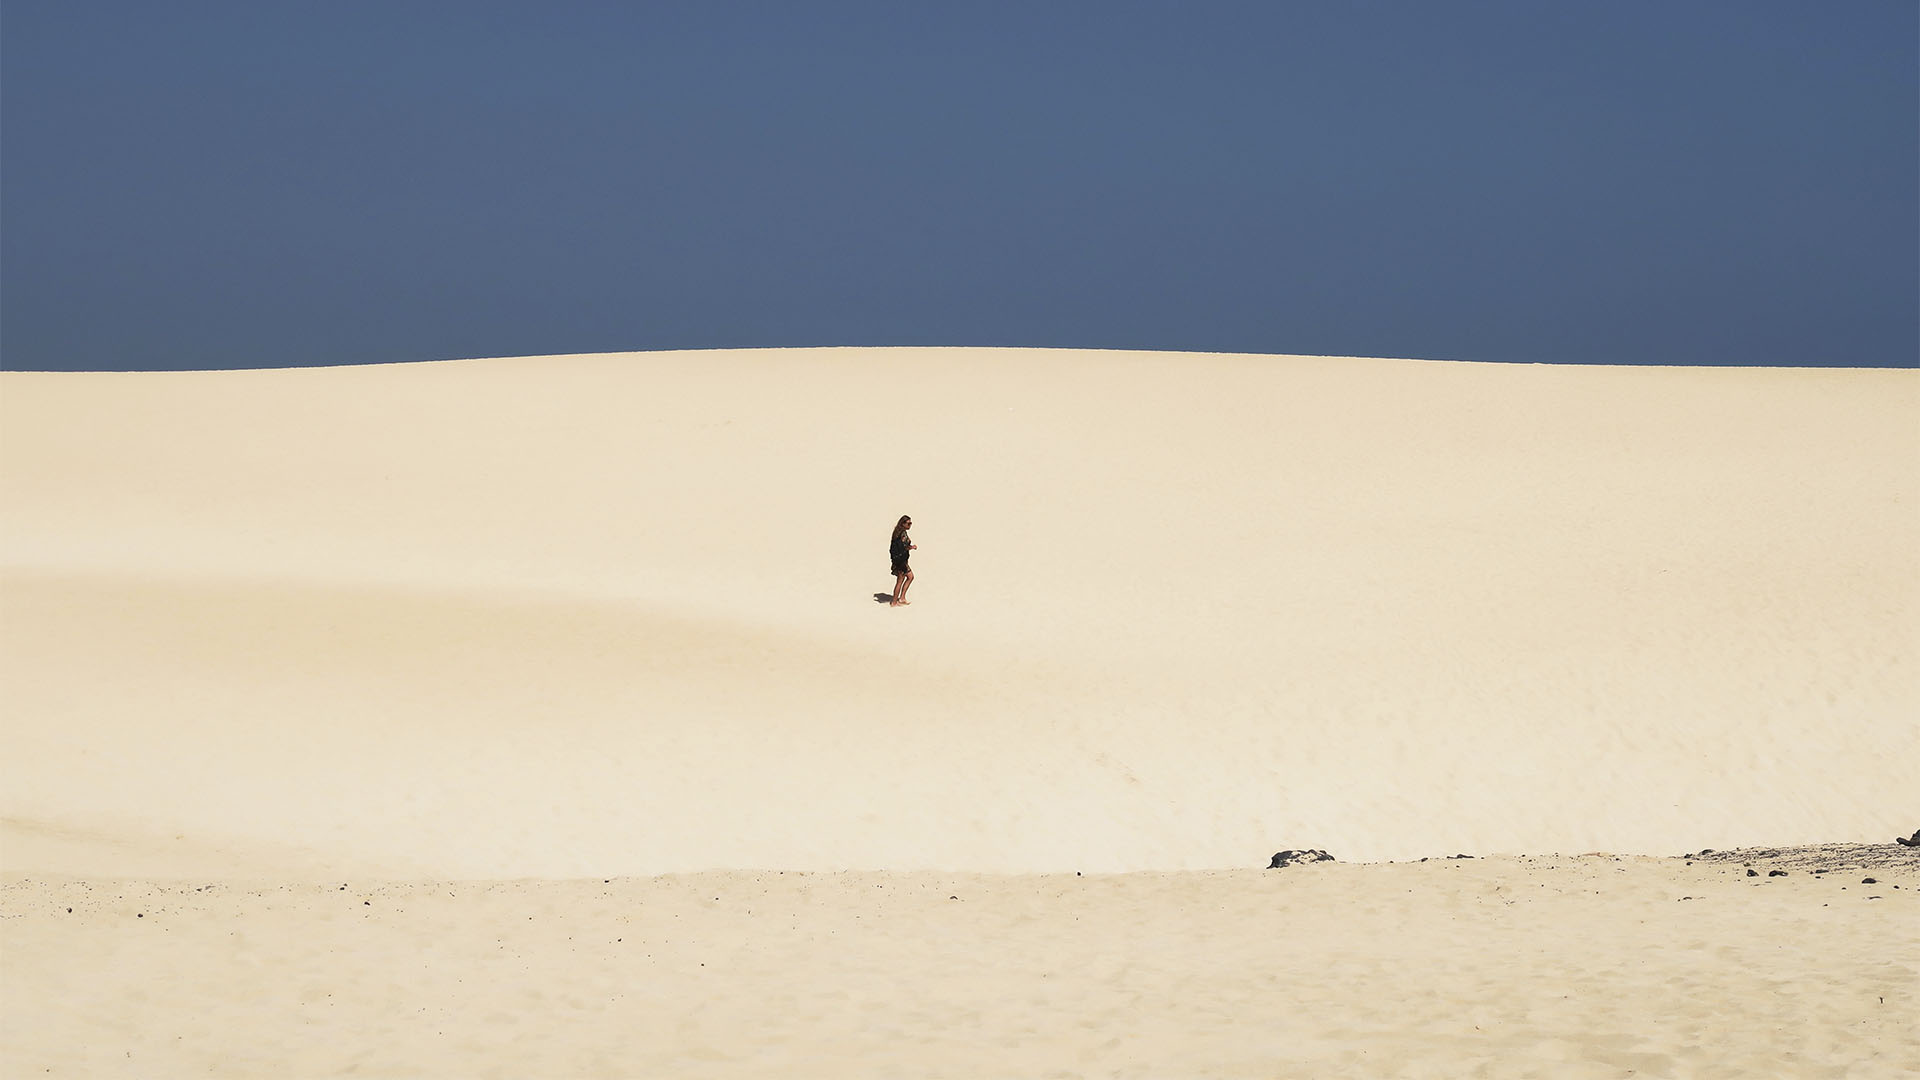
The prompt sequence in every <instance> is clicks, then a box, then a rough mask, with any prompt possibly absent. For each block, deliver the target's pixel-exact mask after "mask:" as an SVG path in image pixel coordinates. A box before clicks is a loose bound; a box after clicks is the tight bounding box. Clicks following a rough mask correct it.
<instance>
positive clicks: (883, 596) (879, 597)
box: [873, 592, 893, 604]
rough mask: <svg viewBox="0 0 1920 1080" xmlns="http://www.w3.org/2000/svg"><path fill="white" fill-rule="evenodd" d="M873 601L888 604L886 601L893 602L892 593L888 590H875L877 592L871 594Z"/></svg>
mask: <svg viewBox="0 0 1920 1080" xmlns="http://www.w3.org/2000/svg"><path fill="white" fill-rule="evenodd" d="M873 602H874V603H876V604H888V603H892V602H893V594H892V593H890V592H877V593H874V594H873Z"/></svg>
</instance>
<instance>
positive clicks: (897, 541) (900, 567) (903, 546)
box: [887, 514, 920, 607]
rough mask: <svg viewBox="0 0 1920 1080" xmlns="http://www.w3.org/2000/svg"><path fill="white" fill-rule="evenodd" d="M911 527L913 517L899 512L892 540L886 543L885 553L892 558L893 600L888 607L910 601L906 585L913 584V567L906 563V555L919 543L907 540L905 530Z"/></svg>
mask: <svg viewBox="0 0 1920 1080" xmlns="http://www.w3.org/2000/svg"><path fill="white" fill-rule="evenodd" d="M911 528H913V518H912V517H911V516H909V515H907V514H901V515H900V520H899V521H898V522H896V523H895V524H894V526H893V542H892V543H891V544H888V545H887V554H888V555H890V556H891V557H892V558H893V601H892V602H891V603H890V604H888V605H887V606H888V607H899V606H901V605H902V604H906V603H910V601H909V600H908V599H907V586H909V585H911V584H913V568H912V567H910V566H908V565H907V556H908V555H909V554H911V553H912V551H913V549H914V548H917V547H919V546H920V545H919V544H909V543H908V542H907V530H908V529H911Z"/></svg>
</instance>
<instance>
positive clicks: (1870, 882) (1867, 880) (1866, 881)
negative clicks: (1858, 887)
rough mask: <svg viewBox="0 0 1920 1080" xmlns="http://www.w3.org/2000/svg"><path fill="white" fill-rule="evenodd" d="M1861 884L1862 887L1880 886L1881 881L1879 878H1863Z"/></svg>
mask: <svg viewBox="0 0 1920 1080" xmlns="http://www.w3.org/2000/svg"><path fill="white" fill-rule="evenodd" d="M1860 884H1862V885H1878V884H1880V879H1879V878H1870V877H1863V878H1861V879H1860Z"/></svg>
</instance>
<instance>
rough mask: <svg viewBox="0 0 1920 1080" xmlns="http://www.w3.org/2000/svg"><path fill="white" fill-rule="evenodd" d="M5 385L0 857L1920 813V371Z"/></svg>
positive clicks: (977, 366)
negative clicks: (892, 537)
mask: <svg viewBox="0 0 1920 1080" xmlns="http://www.w3.org/2000/svg"><path fill="white" fill-rule="evenodd" d="M0 410H4V411H3V412H0V507H3V508H4V512H5V519H4V528H3V531H0V575H3V576H0V588H4V593H0V596H4V604H5V612H6V617H5V625H4V631H5V635H6V637H5V645H4V649H3V650H0V664H4V671H3V674H4V679H5V685H6V687H7V691H6V697H7V702H8V704H7V714H8V717H7V721H6V723H5V725H4V727H3V728H0V740H4V741H3V742H0V762H5V764H4V765H3V766H0V768H4V770H5V771H4V774H0V779H3V781H4V784H3V787H0V790H4V792H5V800H6V801H5V805H4V806H3V807H0V816H5V817H7V818H9V819H12V820H15V821H18V822H22V823H26V824H23V825H20V826H8V828H9V830H10V831H9V833H8V834H7V835H9V836H11V837H12V839H10V840H9V841H8V842H7V844H6V845H5V848H4V851H5V857H4V865H5V866H6V867H7V868H9V869H14V870H47V869H53V870H61V871H66V872H73V873H108V874H112V873H123V872H125V871H124V869H123V868H122V867H120V866H119V865H118V864H117V857H116V856H113V855H112V854H111V853H110V851H109V850H108V849H105V848H102V847H101V846H100V845H98V844H91V843H81V842H77V841H76V842H75V843H74V844H72V845H69V846H68V847H67V848H66V849H65V850H64V851H62V850H56V849H57V848H59V847H60V845H58V844H57V843H55V842H54V841H52V840H50V839H49V838H50V837H54V836H59V835H74V836H82V835H84V836H124V837H129V838H136V837H147V838H150V841H151V842H147V841H142V842H143V843H147V849H148V850H150V852H152V853H153V856H154V857H160V853H163V852H164V851H165V850H166V849H167V845H168V844H174V845H178V846H180V848H181V850H182V851H186V850H189V849H191V850H194V851H198V852H201V853H202V854H201V855H195V856H193V860H195V861H194V865H196V866H197V865H203V864H204V860H205V859H206V858H211V857H213V856H211V855H208V854H206V853H209V852H226V853H230V854H231V860H232V861H231V865H232V868H233V869H234V870H235V871H236V872H238V871H239V870H242V869H244V868H245V867H246V866H247V865H249V864H254V865H257V866H258V867H259V869H260V871H261V872H262V873H264V874H267V875H268V876H277V875H279V874H280V873H281V872H283V871H284V870H285V869H286V868H287V867H289V866H295V867H299V866H304V867H308V868H310V869H312V870H313V871H314V872H315V873H320V874H338V873H351V872H370V873H388V874H417V875H424V876H452V877H501V876H545V877H567V876H604V875H617V874H652V873H666V872H681V871H694V870H706V869H750V868H771V869H813V870H841V869H875V870H880V869H885V870H968V871H984V872H1045V871H1062V870H1066V871H1071V870H1086V871H1124V870H1147V869H1152V870H1179V869H1198V868H1209V867H1232V866H1258V865H1263V863H1262V860H1263V859H1264V857H1265V855H1266V854H1268V853H1270V852H1271V851H1273V850H1274V849H1276V848H1279V847H1288V846H1306V845H1309V844H1310V845H1312V846H1316V847H1324V848H1328V849H1330V850H1333V851H1334V852H1335V853H1336V854H1338V855H1340V856H1341V857H1342V858H1346V859H1392V858H1408V857H1415V856H1419V855H1427V854H1433V853H1435V852H1440V851H1461V850H1464V851H1477V852H1494V851H1508V852H1540V851H1551V850H1590V849H1605V850H1614V851H1636V852H1649V853H1653V852H1673V851H1679V850H1687V849H1692V848H1697V847H1700V846H1703V845H1705V846H1716V847H1731V846H1735V845H1737V844H1741V843H1799V842H1813V841H1825V840H1867V839H1878V840H1884V839H1885V838H1886V837H1888V836H1891V835H1892V834H1894V833H1896V832H1900V833H1904V832H1907V831H1910V830H1911V829H1912V827H1913V822H1912V821H1911V820H1910V819H1911V818H1912V817H1913V815H1914V813H1915V812H1916V810H1920V808H1916V807H1915V806H1914V805H1913V803H1912V799H1911V792H1912V791H1914V790H1920V724H1916V723H1915V722H1914V718H1915V717H1916V716H1920V673H1916V670H1915V667H1914V664H1913V657H1914V649H1913V646H1914V644H1915V642H1916V636H1917V631H1916V626H1917V625H1920V624H1917V623H1916V615H1915V611H1916V610H1920V605H1916V603H1915V601H1916V600H1920V564H1917V563H1916V561H1915V560H1914V558H1913V554H1912V553H1913V552H1914V551H1915V550H1920V492H1917V485H1916V483H1915V481H1916V479H1917V478H1920V435H1917V434H1916V431H1920V426H1917V425H1916V424H1915V423H1914V420H1915V417H1916V416H1920V380H1915V379H1914V378H1913V377H1912V373H1910V372H1899V371H1844V370H1843V371H1831V370H1829V371H1811V370H1808V371H1782V370H1728V369H1717V370H1682V369H1646V368H1618V369H1612V368H1609V369H1593V368H1566V367H1543V366H1532V367H1529V366H1502V365H1483V364H1456V363H1426V362H1418V361H1396V360H1366V359H1346V358H1308V357H1259V356H1225V355H1187V354H1145V353H1098V352H1072V351H1051V350H983V349H951V350H937V349H900V350H860V349H828V350H772V351H750V352H716V353H665V354H637V355H603V356H575V357H541V358H523V359H510V360H478V361H463V362H449V363H436V364H413V365H396V366H387V367H370V368H334V369H309V370H289V371H251V372H217V373H182V374H104V375H33V374H7V375H4V376H0ZM901 513H912V514H913V515H914V516H915V521H916V528H915V533H914V538H915V540H916V541H917V542H918V543H919V544H920V551H919V552H917V553H916V567H917V569H918V571H919V575H920V576H919V580H918V581H917V582H916V584H915V587H914V589H915V591H914V594H913V599H914V600H915V601H916V603H915V604H914V606H912V607H911V608H907V609H901V610H890V609H888V608H886V607H885V606H884V605H879V604H876V603H874V601H873V595H874V593H876V592H883V591H885V590H887V589H888V588H889V587H890V586H891V579H890V578H888V577H887V575H886V572H885V569H886V568H885V564H884V563H883V562H882V554H881V553H882V547H883V543H882V542H883V540H884V538H885V534H886V532H887V530H888V529H889V527H890V526H891V523H892V521H893V519H894V518H895V517H896V516H898V515H899V514H901ZM62 830H66V833H65V834H63V833H62ZM29 835H32V836H34V837H37V838H38V839H37V840H35V841H34V842H33V843H32V844H28V843H27V842H26V840H25V838H26V837H27V836H29ZM183 857H184V856H183Z"/></svg>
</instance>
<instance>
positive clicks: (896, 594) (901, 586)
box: [887, 574, 907, 607]
mask: <svg viewBox="0 0 1920 1080" xmlns="http://www.w3.org/2000/svg"><path fill="white" fill-rule="evenodd" d="M906 591H907V575H905V574H895V575H893V600H892V601H891V602H890V603H888V605H887V606H888V607H899V606H900V594H902V593H904V592H906Z"/></svg>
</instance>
